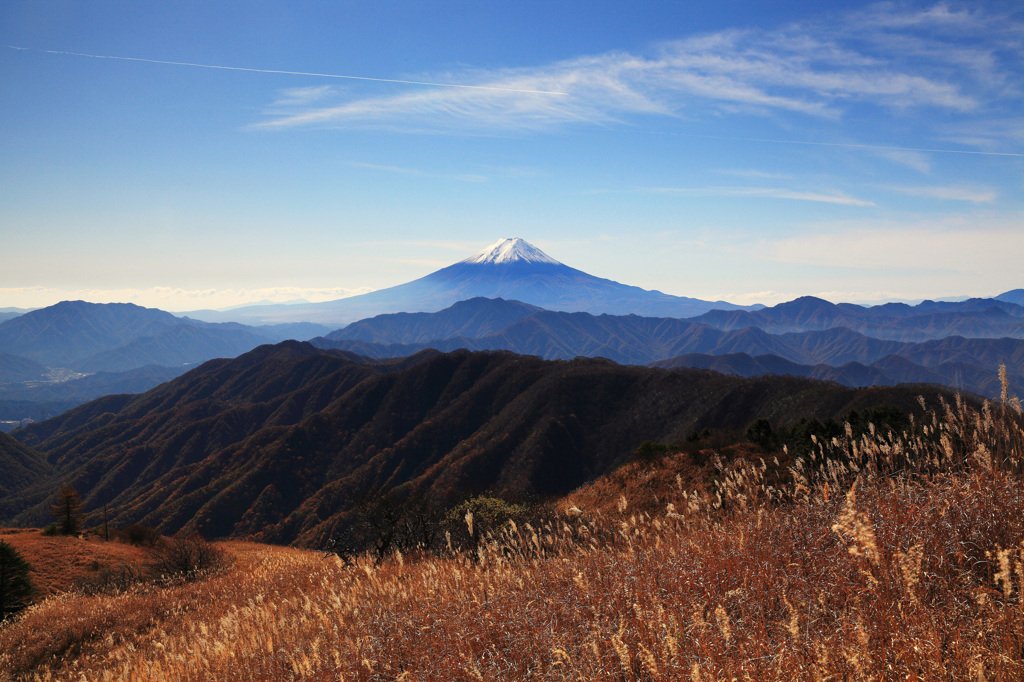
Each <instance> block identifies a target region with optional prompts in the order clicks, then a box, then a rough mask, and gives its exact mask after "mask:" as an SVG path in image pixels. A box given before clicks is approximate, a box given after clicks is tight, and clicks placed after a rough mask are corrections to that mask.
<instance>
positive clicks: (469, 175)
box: [348, 161, 487, 182]
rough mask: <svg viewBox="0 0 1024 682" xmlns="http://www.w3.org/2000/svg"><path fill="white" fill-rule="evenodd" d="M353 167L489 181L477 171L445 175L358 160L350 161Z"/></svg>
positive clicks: (430, 176)
mask: <svg viewBox="0 0 1024 682" xmlns="http://www.w3.org/2000/svg"><path fill="white" fill-rule="evenodd" d="M348 165H349V166H352V167H353V168H365V169H367V170H375V171H381V172H384V173H396V174H398V175H411V176H414V177H419V178H433V179H437V180H458V181H459V182H487V177H486V176H483V175H478V174H475V173H460V174H456V175H445V174H442V173H428V172H426V171H421V170H418V169H416V168H403V167H401V166H388V165H382V164H377V163H360V162H357V161H350V162H348Z"/></svg>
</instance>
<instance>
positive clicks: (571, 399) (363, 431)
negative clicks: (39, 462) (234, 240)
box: [5, 342, 932, 543]
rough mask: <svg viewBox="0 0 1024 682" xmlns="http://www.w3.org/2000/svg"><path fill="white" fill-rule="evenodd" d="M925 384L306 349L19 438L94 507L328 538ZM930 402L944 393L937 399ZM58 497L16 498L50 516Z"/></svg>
mask: <svg viewBox="0 0 1024 682" xmlns="http://www.w3.org/2000/svg"><path fill="white" fill-rule="evenodd" d="M919 392H920V389H918V388H895V389H894V388H887V389H859V390H851V389H846V388H842V387H839V386H836V385H830V384H823V383H820V382H815V381H810V380H804V379H797V378H792V377H768V378H758V379H741V378H737V377H727V376H723V375H721V374H717V373H714V372H707V371H699V370H677V371H666V370H659V369H650V368H642V367H624V366H620V365H616V364H614V363H611V362H608V361H606V360H599V359H579V360H574V361H558V362H550V361H544V360H541V359H539V358H535V357H525V356H518V355H514V354H512V353H505V352H489V353H473V352H468V351H459V352H454V353H449V354H438V353H436V352H426V353H423V354H421V355H419V356H415V357H412V358H407V359H403V360H399V361H394V362H389V363H374V362H371V361H369V360H368V359H366V358H359V357H357V356H344V355H342V354H340V353H338V352H337V351H334V352H325V351H321V350H318V349H316V348H315V347H313V346H311V345H309V344H304V343H297V342H286V343H282V344H279V345H276V346H263V347H260V348H258V349H256V350H254V351H252V352H250V353H247V354H246V355H243V356H241V357H239V358H236V359H234V360H217V361H211V362H209V363H206V364H205V365H203V366H202V367H200V368H198V369H196V370H193V371H191V372H189V373H187V374H185V375H183V376H181V377H179V378H178V379H175V380H173V381H171V382H168V383H167V384H164V385H162V386H160V387H158V388H156V389H153V390H151V391H149V392H147V393H144V394H142V395H139V396H111V397H108V398H104V399H101V400H98V401H95V402H92V403H89V404H86V405H83V406H82V407H79V408H77V409H74V410H71V411H70V412H67V413H65V414H64V415H61V416H60V417H57V418H55V419H51V420H48V421H46V422H43V423H40V424H35V425H31V426H29V427H27V428H23V429H20V430H18V431H16V432H15V434H16V435H17V437H18V438H20V439H21V440H22V442H23V443H25V444H28V445H31V446H32V447H35V448H37V449H38V450H39V451H41V452H43V453H44V454H45V456H46V460H47V462H48V463H49V465H50V466H52V467H53V469H54V471H55V475H56V476H57V477H59V479H60V480H66V481H68V482H70V483H71V484H72V485H74V486H75V487H76V488H77V489H78V490H79V491H80V492H81V493H82V496H83V499H84V502H85V506H86V509H87V510H88V509H96V508H98V507H100V506H101V505H103V504H107V505H109V506H110V508H111V509H112V510H113V514H114V515H115V516H114V522H115V523H117V524H120V525H126V524H128V523H132V522H141V523H144V524H146V525H152V526H155V527H158V528H160V529H161V530H162V531H164V532H168V533H169V532H174V531H176V530H178V529H181V528H187V529H194V530H199V531H201V532H203V533H204V534H207V535H210V536H214V537H221V536H229V535H234V536H247V537H255V538H260V539H264V540H270V541H275V542H294V541H298V542H314V543H315V542H320V541H322V540H323V539H324V538H326V537H327V536H330V535H332V534H334V533H335V531H336V530H337V529H339V528H341V527H344V526H345V524H346V523H348V514H349V512H351V510H352V509H353V507H354V505H355V504H356V503H357V501H358V500H359V499H360V497H361V496H362V495H365V494H366V493H368V492H369V491H372V490H376V489H381V488H383V489H397V490H400V491H405V492H407V493H412V492H417V493H421V494H424V495H427V496H430V497H431V498H434V499H438V500H442V501H443V500H447V499H450V498H452V497H454V496H458V495H463V494H466V493H467V492H474V491H492V492H496V493H500V494H504V495H507V496H513V497H523V496H548V495H557V494H562V493H565V492H567V491H569V490H571V489H572V488H574V487H576V486H578V485H580V484H581V483H583V482H585V481H587V480H589V479H590V478H593V477H595V476H599V475H601V474H602V473H605V472H607V471H609V470H611V469H612V468H614V467H615V466H617V465H618V464H620V463H622V462H623V461H625V460H626V459H628V457H629V456H630V455H631V453H632V452H633V450H634V449H635V448H636V447H637V446H638V445H639V444H640V443H641V442H643V441H645V440H657V441H662V442H680V441H682V440H683V439H684V438H685V437H686V436H687V435H689V434H690V433H691V432H693V431H694V430H697V429H705V428H725V429H743V428H745V427H746V426H747V425H748V424H749V423H750V422H751V421H753V420H754V419H756V418H759V417H763V418H766V419H769V420H771V421H772V422H773V423H779V424H781V423H786V422H789V421H794V420H796V419H797V418H799V417H804V416H817V417H827V416H838V415H841V414H845V413H846V412H848V411H849V410H850V409H863V408H867V407H871V406H875V405H880V404H893V405H896V406H898V407H900V408H903V409H910V408H911V407H912V406H913V405H914V404H915V399H916V396H917V395H918V393H919ZM928 393H932V391H928ZM51 493H52V490H51V486H49V485H47V484H41V485H36V486H25V487H22V488H20V489H19V490H17V491H14V492H12V493H11V494H9V495H8V496H7V497H6V498H5V502H7V503H8V504H11V505H15V506H20V508H21V509H23V510H24V511H23V512H21V513H20V514H19V515H18V516H17V518H16V521H17V522H20V523H33V524H38V523H41V522H42V520H44V519H45V514H46V503H47V498H48V496H49V495H50V494H51Z"/></svg>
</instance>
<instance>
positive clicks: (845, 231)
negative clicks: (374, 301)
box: [0, 0, 1024, 311]
mask: <svg viewBox="0 0 1024 682" xmlns="http://www.w3.org/2000/svg"><path fill="white" fill-rule="evenodd" d="M776 4H777V3H771V5H776ZM784 4H785V7H784V8H779V7H774V6H773V7H770V8H766V7H765V6H764V5H766V3H760V2H729V1H724V2H717V3H706V2H702V3H690V2H670V3H656V2H650V3H643V5H642V6H641V8H640V9H635V8H632V7H630V6H628V5H627V4H626V3H611V2H595V1H593V0H590V1H587V2H551V1H543V2H529V1H527V2H514V3H512V2H510V3H492V2H432V3H419V2H417V3H412V2H408V3H406V2H387V1H381V2H359V3H348V2H334V3H328V2H315V3H304V2H289V3H261V2H251V3H218V2H201V3H173V4H171V3H155V2H154V3H137V2H46V3H39V2H19V1H16V0H8V1H7V2H4V3H2V4H0V240H2V241H0V243H2V245H3V251H2V253H3V256H2V258H0V263H2V266H3V267H2V268H0V308H3V307H8V306H16V307H37V306H44V305H49V304H52V303H55V302H57V301H59V300H62V299H68V298H81V299H85V300H91V301H97V302H108V301H130V302H135V303H139V304H141V305H148V306H153V307H160V308H164V309H167V310H175V311H183V310H195V309H200V308H219V307H225V306H231V305H238V304H242V303H245V302H255V301H261V300H273V301H287V300H292V299H298V298H303V299H307V300H311V301H321V300H330V299H334V298H340V297H342V296H345V295H349V294H353V293H360V292H365V291H369V290H373V289H378V288H382V287H386V286H392V285H395V284H400V283H403V282H406V281H409V280H412V279H415V278H417V277H420V276H423V275H426V274H428V273H430V272H432V271H434V270H436V269H438V268H440V267H443V266H445V265H449V264H451V263H452V262H455V261H457V260H461V259H463V258H465V257H467V256H469V255H470V254H472V253H473V252H475V251H478V250H479V249H481V248H483V247H485V246H486V245H488V244H490V243H492V242H494V241H495V240H496V239H498V238H501V237H522V238H524V239H526V240H527V241H529V242H531V243H533V244H535V245H537V246H538V247H540V248H542V249H543V250H544V251H545V252H547V253H548V254H549V255H550V256H552V257H554V258H556V259H558V260H560V261H562V262H563V263H565V264H567V265H570V266H572V267H575V268H578V269H581V270H584V271H586V272H589V273H591V274H594V275H597V276H601V277H607V278H610V279H614V280H617V281H620V282H623V283H627V284H634V285H638V286H642V287H644V288H649V289H659V290H661V291H664V292H666V293H670V294H676V295H681V296H693V297H698V298H704V299H714V300H717V299H725V300H729V301H732V302H736V303H754V302H761V303H766V304H772V303H777V302H780V301H783V300H789V299H792V298H794V297H796V296H800V295H806V294H810V295H817V296H822V297H824V298H827V299H829V300H833V301H860V302H867V301H879V300H885V299H901V300H920V299H922V298H940V297H951V296H965V295H970V296H990V295H995V294H998V293H1000V292H1002V291H1005V290H1008V289H1014V288H1019V287H1024V277H1022V273H1024V267H1022V265H1021V254H1022V253H1024V92H1022V89H1024V10H1022V9H1021V7H1020V4H1019V2H988V3H986V2H972V3H969V4H957V3H938V4H935V3H881V4H876V3H820V2H788V3H784ZM87 55H91V56H87ZM169 62H173V63H169ZM214 67H217V68H214ZM225 67H231V68H225ZM399 81H402V82H399Z"/></svg>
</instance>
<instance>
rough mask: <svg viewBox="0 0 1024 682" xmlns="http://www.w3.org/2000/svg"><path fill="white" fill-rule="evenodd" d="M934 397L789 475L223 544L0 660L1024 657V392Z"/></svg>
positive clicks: (634, 661) (68, 612)
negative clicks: (368, 550) (282, 540)
mask: <svg viewBox="0 0 1024 682" xmlns="http://www.w3.org/2000/svg"><path fill="white" fill-rule="evenodd" d="M932 407H933V408H934V411H933V412H932V413H931V415H930V417H928V418H927V419H925V420H924V421H923V422H919V423H917V424H915V428H914V430H913V431H912V432H911V433H909V434H907V435H906V436H904V437H900V436H890V435H886V436H882V435H881V434H880V433H879V434H877V435H872V434H867V435H865V436H864V437H863V438H862V439H860V440H858V441H857V442H851V441H850V439H845V440H844V439H842V438H837V439H836V440H835V441H833V442H832V443H820V444H819V448H818V450H817V451H816V452H815V453H813V454H812V456H811V457H810V458H808V459H806V460H796V461H795V462H794V463H793V464H792V467H791V468H790V469H789V471H790V476H789V477H788V478H787V479H782V478H779V477H778V476H777V474H778V471H777V467H776V466H775V464H774V461H772V462H771V463H768V462H765V463H762V462H761V461H760V460H759V458H758V457H757V456H755V453H753V452H749V453H746V455H744V456H735V455H737V453H732V455H733V456H731V457H723V458H721V459H717V460H716V459H714V458H710V459H709V460H708V463H707V464H708V465H709V468H702V469H699V470H698V469H694V468H693V467H692V466H690V465H687V464H686V463H685V462H684V460H683V459H682V458H686V457H688V456H687V455H679V456H677V457H667V458H666V459H665V460H663V461H662V463H660V464H659V466H661V467H663V468H662V469H658V468H656V467H654V466H652V465H649V464H643V463H635V464H630V465H627V466H626V467H624V468H623V469H621V470H620V471H619V472H618V473H617V474H616V476H617V477H618V478H617V479H615V480H618V483H616V482H615V480H613V479H604V480H602V481H599V482H598V483H596V484H594V486H591V487H590V488H586V489H582V490H580V491H577V493H575V494H574V495H573V496H572V497H571V498H569V499H567V500H565V501H564V502H563V503H562V507H561V508H560V509H558V510H557V513H554V514H553V515H552V516H551V518H550V520H549V521H546V522H544V523H542V524H538V525H537V526H536V527H534V526H529V525H526V524H523V526H521V527H520V526H515V525H514V524H511V523H510V524H509V525H508V526H507V527H505V528H504V529H502V530H501V531H500V532H499V533H497V534H492V535H491V537H490V538H489V539H488V540H487V541H486V542H483V543H481V544H480V545H478V546H477V548H476V550H475V551H474V552H473V553H463V554H452V555H447V556H416V557H414V556H402V555H401V554H395V555H393V556H392V557H391V558H390V559H388V560H386V561H384V562H382V563H380V564H376V562H375V561H373V560H371V559H370V558H369V557H366V558H364V559H362V560H359V561H357V562H356V564H355V565H354V566H345V565H344V564H343V563H342V562H341V561H340V560H338V559H337V558H336V557H333V556H332V557H329V558H324V557H323V555H322V554H318V553H315V552H310V551H305V550H299V549H293V548H285V547H273V546H265V545H255V544H246V543H239V542H231V543H223V544H222V545H221V547H222V548H223V549H224V551H226V552H228V553H229V554H230V555H231V556H232V558H233V562H232V564H231V568H230V569H229V570H227V571H225V572H222V573H215V574H212V575H210V576H209V577H207V578H206V579H205V580H199V581H195V582H190V583H175V584H171V585H170V586H168V587H155V586H152V585H137V586H133V587H131V588H129V589H126V590H123V591H120V592H116V593H106V594H92V595H83V594H80V593H74V592H70V593H65V594H62V595H58V596H54V597H50V598H49V599H47V600H45V601H43V602H41V603H40V604H38V605H36V606H34V607H32V608H30V609H29V610H27V611H26V612H25V613H24V614H23V615H22V616H20V617H19V618H18V619H17V620H15V621H14V622H13V623H11V624H9V625H7V626H6V627H4V628H3V629H0V670H3V671H6V678H4V677H2V675H3V673H0V679H31V680H35V679H39V680H57V679H125V680H161V679H165V680H193V679H232V680H282V679H309V680H338V679H352V680H378V679H379V680H385V679H386V680H395V679H404V680H421V679H423V680H432V679H439V680H462V679H467V680H468V679H479V680H519V679H534V678H536V679H584V680H591V679H600V680H605V679H607V680H678V679H690V680H718V679H733V678H738V679H758V680H764V679H766V680H790V679H988V680H1016V679H1021V678H1022V676H1024V661H1022V651H1024V599H1022V592H1024V489H1022V479H1021V467H1022V463H1024V430H1022V429H1021V419H1020V405H1019V403H1013V402H1010V401H1007V402H1006V403H1003V404H1001V405H995V406H991V405H989V406H985V407H984V408H982V409H980V410H977V409H974V408H971V407H969V406H967V405H963V404H958V405H938V406H932ZM739 454H743V453H739ZM673 467H675V469H676V471H673ZM683 473H686V476H684V475H683ZM770 476H775V478H773V479H769V477H770ZM642 491H646V492H643V494H641V492H642ZM596 494H599V495H600V500H601V501H602V504H597V503H596V502H595V500H596V498H595V495H596ZM630 495H633V496H634V497H635V498H636V499H637V500H638V501H639V500H640V499H641V498H642V499H643V509H641V510H639V511H638V510H637V509H636V508H635V507H636V505H634V503H633V502H632V501H631V500H630V497H629V496H630ZM655 498H656V499H657V504H655V502H654V500H655ZM588 501H589V502H588Z"/></svg>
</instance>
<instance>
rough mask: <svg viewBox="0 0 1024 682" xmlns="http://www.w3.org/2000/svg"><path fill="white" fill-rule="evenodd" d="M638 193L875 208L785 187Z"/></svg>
mask: <svg viewBox="0 0 1024 682" xmlns="http://www.w3.org/2000/svg"><path fill="white" fill-rule="evenodd" d="M636 191H640V192H650V193H652V194H675V195H680V196H693V197H750V198H761V199H792V200H794V201H814V202H818V203H825V204H838V205H840V206H874V205H875V204H874V203H873V202H871V201H867V200H866V199H858V198H857V197H851V196H850V195H848V194H845V193H843V192H816V191H807V190H797V189H788V188H784V187H642V188H638V189H637V190H636Z"/></svg>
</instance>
